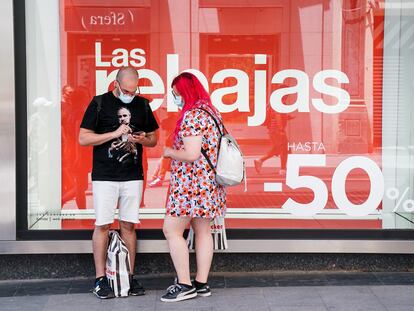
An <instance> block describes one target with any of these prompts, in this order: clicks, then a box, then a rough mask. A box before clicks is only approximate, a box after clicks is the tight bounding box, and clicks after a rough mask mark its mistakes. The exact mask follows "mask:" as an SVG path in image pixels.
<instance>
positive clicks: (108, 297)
mask: <svg viewBox="0 0 414 311" xmlns="http://www.w3.org/2000/svg"><path fill="white" fill-rule="evenodd" d="M93 294H94V295H95V296H96V297H98V298H99V299H112V298H115V295H113V296H107V297H104V296H99V295H98V293H96V292H93Z"/></svg>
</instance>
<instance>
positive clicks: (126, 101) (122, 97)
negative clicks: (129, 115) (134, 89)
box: [118, 87, 135, 104]
mask: <svg viewBox="0 0 414 311" xmlns="http://www.w3.org/2000/svg"><path fill="white" fill-rule="evenodd" d="M118 90H119V96H118V98H119V99H120V100H121V101H122V102H123V103H124V104H129V103H130V102H132V101H133V100H134V97H135V96H131V95H127V94H124V93H123V92H122V90H121V88H120V87H118Z"/></svg>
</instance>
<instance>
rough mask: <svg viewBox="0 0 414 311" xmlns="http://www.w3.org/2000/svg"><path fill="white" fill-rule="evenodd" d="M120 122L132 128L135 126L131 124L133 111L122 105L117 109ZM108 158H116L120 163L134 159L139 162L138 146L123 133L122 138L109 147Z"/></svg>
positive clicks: (134, 161) (133, 160)
mask: <svg viewBox="0 0 414 311" xmlns="http://www.w3.org/2000/svg"><path fill="white" fill-rule="evenodd" d="M117 115H118V121H119V124H120V125H121V124H125V125H128V126H129V127H130V128H131V129H132V130H133V129H134V127H133V126H132V124H131V111H129V109H128V108H126V107H121V108H119V110H118V111H117ZM108 158H110V159H115V160H116V161H118V162H120V163H127V162H130V161H132V162H133V163H137V161H138V150H137V146H136V145H135V144H134V143H133V142H130V141H128V134H123V135H122V136H121V138H117V139H116V140H115V141H113V142H112V143H111V146H110V147H109V148H108Z"/></svg>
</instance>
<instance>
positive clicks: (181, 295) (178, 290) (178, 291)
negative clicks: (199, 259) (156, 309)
mask: <svg viewBox="0 0 414 311" xmlns="http://www.w3.org/2000/svg"><path fill="white" fill-rule="evenodd" d="M196 296H197V291H196V289H195V287H189V286H184V285H181V284H174V285H171V286H170V287H168V288H167V293H166V294H165V295H164V296H162V297H161V301H164V302H176V301H182V300H187V299H191V298H194V297H196Z"/></svg>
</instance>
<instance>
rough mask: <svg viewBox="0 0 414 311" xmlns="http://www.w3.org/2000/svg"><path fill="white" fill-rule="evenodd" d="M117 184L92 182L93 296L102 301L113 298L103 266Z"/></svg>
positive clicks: (114, 206)
mask: <svg viewBox="0 0 414 311" xmlns="http://www.w3.org/2000/svg"><path fill="white" fill-rule="evenodd" d="M118 187H119V186H118V183H117V182H110V181H94V182H93V183H92V189H93V206H94V209H95V218H96V221H95V230H94V232H93V236H92V248H93V258H94V261H95V271H96V272H95V273H96V280H95V286H94V294H95V295H96V296H97V297H99V298H102V299H107V298H113V297H115V295H114V293H113V291H112V289H111V287H110V286H109V283H108V280H107V279H106V273H105V266H106V257H107V249H108V240H109V236H108V233H109V228H110V226H111V224H112V223H113V222H114V214H115V208H116V204H117V202H118V192H119V191H118Z"/></svg>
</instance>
